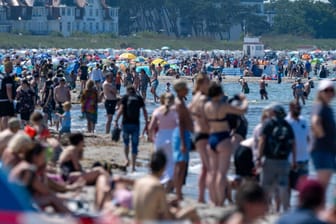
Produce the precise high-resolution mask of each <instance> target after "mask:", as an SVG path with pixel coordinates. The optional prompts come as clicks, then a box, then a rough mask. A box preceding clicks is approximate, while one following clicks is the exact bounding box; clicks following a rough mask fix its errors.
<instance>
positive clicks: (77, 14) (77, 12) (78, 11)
mask: <svg viewBox="0 0 336 224" xmlns="http://www.w3.org/2000/svg"><path fill="white" fill-rule="evenodd" d="M76 17H80V10H79V9H76Z"/></svg>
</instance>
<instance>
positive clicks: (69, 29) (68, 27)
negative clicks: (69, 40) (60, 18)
mask: <svg viewBox="0 0 336 224" xmlns="http://www.w3.org/2000/svg"><path fill="white" fill-rule="evenodd" d="M67 30H68V32H70V31H71V23H70V22H68V24H67Z"/></svg>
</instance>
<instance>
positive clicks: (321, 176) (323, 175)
mask: <svg viewBox="0 0 336 224" xmlns="http://www.w3.org/2000/svg"><path fill="white" fill-rule="evenodd" d="M316 173H317V175H316V176H317V179H318V180H319V181H320V182H321V183H322V184H323V186H324V187H325V189H326V190H327V188H328V185H329V181H330V179H331V176H332V174H333V172H332V170H318V171H317V172H316Z"/></svg>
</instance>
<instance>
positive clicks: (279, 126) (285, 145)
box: [265, 119, 293, 160]
mask: <svg viewBox="0 0 336 224" xmlns="http://www.w3.org/2000/svg"><path fill="white" fill-rule="evenodd" d="M273 122H274V123H273V125H274V126H273V130H272V132H271V133H270V135H269V137H268V139H267V140H268V147H267V150H266V152H265V155H266V157H268V158H271V159H281V160H282V159H287V158H288V156H289V154H290V153H291V151H292V146H293V140H292V138H291V135H290V134H291V132H290V130H289V129H290V128H291V127H290V126H289V124H288V123H287V122H286V121H285V120H283V119H282V120H273Z"/></svg>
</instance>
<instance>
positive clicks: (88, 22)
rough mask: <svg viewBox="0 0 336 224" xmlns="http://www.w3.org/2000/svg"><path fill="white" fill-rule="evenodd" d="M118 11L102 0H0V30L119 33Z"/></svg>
mask: <svg viewBox="0 0 336 224" xmlns="http://www.w3.org/2000/svg"><path fill="white" fill-rule="evenodd" d="M118 11H119V8H117V7H110V6H108V5H107V4H106V2H105V0H35V1H32V0H21V1H18V0H10V1H8V0H7V1H5V0H0V32H20V33H31V34H39V35H46V34H50V33H52V32H56V33H61V34H62V35H63V36H69V35H71V34H73V33H76V32H85V33H91V34H95V33H114V34H116V35H118Z"/></svg>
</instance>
